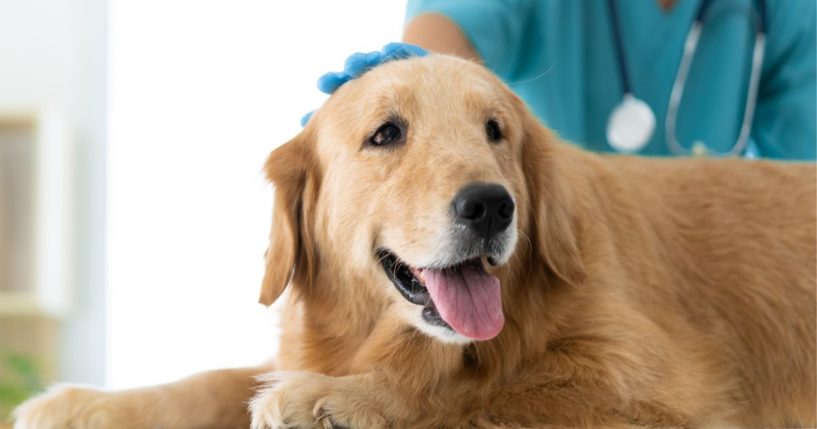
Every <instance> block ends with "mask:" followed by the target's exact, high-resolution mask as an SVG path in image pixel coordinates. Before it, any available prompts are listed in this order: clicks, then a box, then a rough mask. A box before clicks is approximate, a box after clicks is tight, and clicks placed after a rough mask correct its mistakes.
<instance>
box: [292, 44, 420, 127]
mask: <svg viewBox="0 0 817 429" xmlns="http://www.w3.org/2000/svg"><path fill="white" fill-rule="evenodd" d="M426 54H428V52H427V51H426V50H425V49H423V48H421V47H419V46H414V45H409V44H408V43H389V44H388V45H386V46H383V49H381V50H380V51H379V52H377V51H375V52H356V53H354V54H352V55H350V56H349V57H348V58H346V62H345V63H344V65H343V71H339V72H329V73H326V74H325V75H323V76H321V77H320V78H319V79H318V89H319V90H321V92H324V93H327V94H331V93H333V92H335V90H337V89H338V88H340V86H341V85H343V84H344V83H346V82H348V81H350V80H352V79H355V78H358V77H360V76H361V75H362V74H363V73H366V72H367V71H369V70H371V69H372V68H374V67H376V66H378V65H380V64H383V63H386V62H389V61H393V60H401V59H404V58H410V57H422V56H425V55H426ZM312 113H314V110H313V111H312V112H309V113H307V114H306V115H304V116H303V118H301V126H306V123H307V122H309V118H311V117H312Z"/></svg>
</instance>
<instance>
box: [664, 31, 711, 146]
mask: <svg viewBox="0 0 817 429" xmlns="http://www.w3.org/2000/svg"><path fill="white" fill-rule="evenodd" d="M702 27H703V25H702V24H701V21H698V20H696V21H695V22H694V23H692V28H690V30H689V33H687V38H686V40H685V41H684V54H683V56H682V57H681V64H680V65H679V66H678V72H677V73H676V74H675V81H674V82H673V84H672V92H670V96H669V105H668V106H667V116H666V117H665V118H664V131H665V132H666V139H667V147H669V150H670V151H671V152H672V153H674V154H676V155H681V154H690V153H691V151H690V150H688V149H686V148H685V147H683V146H681V145H680V144H679V143H678V140H677V139H676V138H675V135H676V134H675V122H676V120H677V119H678V106H679V105H680V104H681V97H682V96H683V94H684V86H686V82H687V76H688V75H689V68H690V66H691V65H692V58H693V57H694V56H695V51H696V50H697V49H698V40H699V39H700V37H701V28H702Z"/></svg>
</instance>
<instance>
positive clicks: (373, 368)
mask: <svg viewBox="0 0 817 429" xmlns="http://www.w3.org/2000/svg"><path fill="white" fill-rule="evenodd" d="M266 172H267V175H268V177H269V179H270V180H271V181H272V183H273V184H274V185H275V189H276V191H275V208H274V213H273V216H272V232H271V236H270V240H271V242H270V245H269V249H268V251H267V254H266V274H265V276H264V279H263V288H262V291H261V302H262V303H264V304H271V303H272V302H274V301H275V300H276V299H277V298H278V297H279V296H281V294H282V293H283V292H284V291H285V290H286V289H287V288H288V290H289V293H288V294H287V295H285V296H286V297H287V301H288V302H287V306H286V309H285V310H284V313H283V316H282V317H283V327H284V332H283V336H282V339H281V352H280V355H279V356H278V357H277V359H275V361H274V362H273V363H272V364H271V365H270V366H269V367H259V368H251V369H237V370H223V371H215V372H209V373H204V374H200V375H197V376H194V377H192V378H189V379H186V380H181V381H178V382H176V383H172V384H168V385H164V386H156V387H148V388H143V389H136V390H128V391H121V392H105V391H101V390H95V389H90V388H81V387H71V386H63V387H57V388H53V389H52V390H51V391H49V392H47V393H45V394H44V395H42V396H40V397H37V398H34V399H32V400H30V401H29V402H27V403H25V404H24V405H22V406H21V407H20V408H19V410H18V412H17V425H16V428H18V429H67V428H72V429H88V428H119V429H128V428H179V429H182V428H190V429H192V428H239V427H242V428H245V427H248V426H251V427H252V428H255V429H262V428H315V427H317V428H329V427H336V428H460V427H463V428H464V427H477V428H485V427H506V428H515V427H535V428H540V427H593V428H596V427H615V428H625V427H626V428H633V427H724V426H739V427H796V426H801V427H814V426H817V417H815V407H816V404H817V399H816V398H815V390H816V389H817V384H816V382H815V371H816V370H817V362H816V361H815V324H816V323H817V319H816V317H817V311H816V309H815V300H816V299H817V295H816V292H817V291H816V288H817V282H816V281H815V260H817V256H816V255H817V254H816V253H815V239H816V237H817V232H816V231H815V225H816V224H817V220H816V219H815V207H816V206H815V204H816V202H815V198H816V197H815V195H817V189H815V183H816V182H817V177H816V176H815V167H814V165H805V164H796V163H776V162H768V161H746V160H736V159H723V160H714V159H702V158H687V159H644V158H638V157H630V156H602V155H597V154H591V153H587V152H585V151H582V150H580V149H577V148H575V147H573V146H570V145H568V144H566V143H563V142H560V140H559V139H558V137H557V136H556V135H554V133H552V132H551V131H549V130H548V129H546V128H545V127H543V126H542V125H540V123H539V122H538V121H537V119H536V118H535V117H534V116H532V115H531V113H530V112H529V111H528V109H527V107H526V106H525V104H524V103H523V102H522V101H521V100H520V99H519V98H517V97H516V96H515V95H514V94H513V93H512V92H511V90H510V89H509V88H508V87H506V86H505V85H504V84H502V83H501V82H500V81H499V80H498V79H497V78H496V77H495V76H494V75H492V74H491V73H490V72H489V71H487V70H486V69H484V68H483V67H481V66H479V65H477V64H475V63H472V62H469V61H466V60H461V59H457V58H454V57H448V56H443V55H429V56H426V57H422V58H411V59H405V60H399V61H393V62H389V63H386V64H383V65H380V66H378V67H376V68H374V69H373V70H371V71H369V72H367V73H366V74H364V75H363V76H361V77H360V78H358V79H356V80H353V81H351V82H349V83H347V84H345V85H344V86H342V87H341V88H340V89H338V91H337V92H335V94H334V95H332V97H331V98H329V100H328V101H327V102H326V103H325V104H324V105H323V107H322V108H321V109H320V110H318V111H317V112H316V114H315V115H314V117H313V118H312V119H311V121H310V122H309V124H308V125H307V126H306V128H305V129H304V130H303V132H301V133H300V134H299V135H298V136H296V137H295V138H294V139H292V140H291V141H289V142H288V143H286V144H284V145H283V146H281V147H279V148H278V149H276V150H275V151H273V152H272V154H271V155H270V157H269V160H268V161H267V164H266Z"/></svg>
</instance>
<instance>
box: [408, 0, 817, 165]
mask: <svg viewBox="0 0 817 429" xmlns="http://www.w3.org/2000/svg"><path fill="white" fill-rule="evenodd" d="M816 26H817V24H816V23H815V1H814V0H718V1H711V0H661V1H654V2H645V1H643V0H608V1H541V0H516V1H496V0H471V1H461V0H459V1H458V0H409V2H408V9H407V24H406V28H405V34H404V39H405V41H406V42H409V43H413V44H416V45H419V46H422V47H424V48H426V49H429V50H432V51H436V52H443V53H449V54H454V55H459V56H462V57H466V58H471V59H477V60H481V61H482V62H484V64H485V65H486V66H487V67H488V68H490V69H491V70H493V71H494V72H495V73H497V74H498V75H499V76H500V77H501V78H502V79H503V80H504V81H505V82H506V83H508V84H509V85H510V86H511V87H512V88H513V89H514V90H515V91H516V92H517V94H519V95H520V96H521V97H522V98H523V99H524V100H525V101H526V102H527V103H528V105H529V106H530V107H531V108H532V109H533V111H534V112H535V113H536V114H537V115H538V116H539V117H540V119H541V120H542V121H544V122H545V123H546V124H548V125H549V126H550V127H551V128H554V129H555V130H557V131H558V132H559V133H560V135H561V136H562V137H564V138H565V139H567V140H570V141H572V142H575V143H576V144H579V145H581V146H583V147H585V148H586V149H590V150H594V151H599V152H623V153H637V154H642V155H658V156H666V155H690V154H691V155H709V156H730V155H743V156H749V157H755V156H760V157H768V158H780V159H800V160H814V159H815V151H817V141H816V140H817V137H815V122H816V119H817V110H816V109H815V104H817V102H816V101H815V98H817V95H816V94H817V87H816V86H815V68H816V67H817V66H815V51H817V44H816V42H815V37H817V36H815V27H816ZM696 41H697V44H696V43H695V42H696ZM685 46H686V49H687V52H686V53H685ZM690 48H692V49H690ZM682 58H683V60H682ZM753 58H754V61H755V63H756V65H755V66H754V67H753Z"/></svg>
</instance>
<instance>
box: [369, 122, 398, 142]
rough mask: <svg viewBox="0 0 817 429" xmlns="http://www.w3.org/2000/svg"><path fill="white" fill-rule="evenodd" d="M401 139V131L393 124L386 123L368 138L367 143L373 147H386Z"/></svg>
mask: <svg viewBox="0 0 817 429" xmlns="http://www.w3.org/2000/svg"><path fill="white" fill-rule="evenodd" d="M402 139H403V131H401V130H400V127H398V126H397V125H395V124H394V123H393V122H386V123H385V124H383V125H381V126H380V128H378V129H377V131H375V132H374V135H372V136H371V137H370V138H369V143H370V144H371V145H373V146H388V145H390V144H394V143H398V142H400V141H401V140H402Z"/></svg>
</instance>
